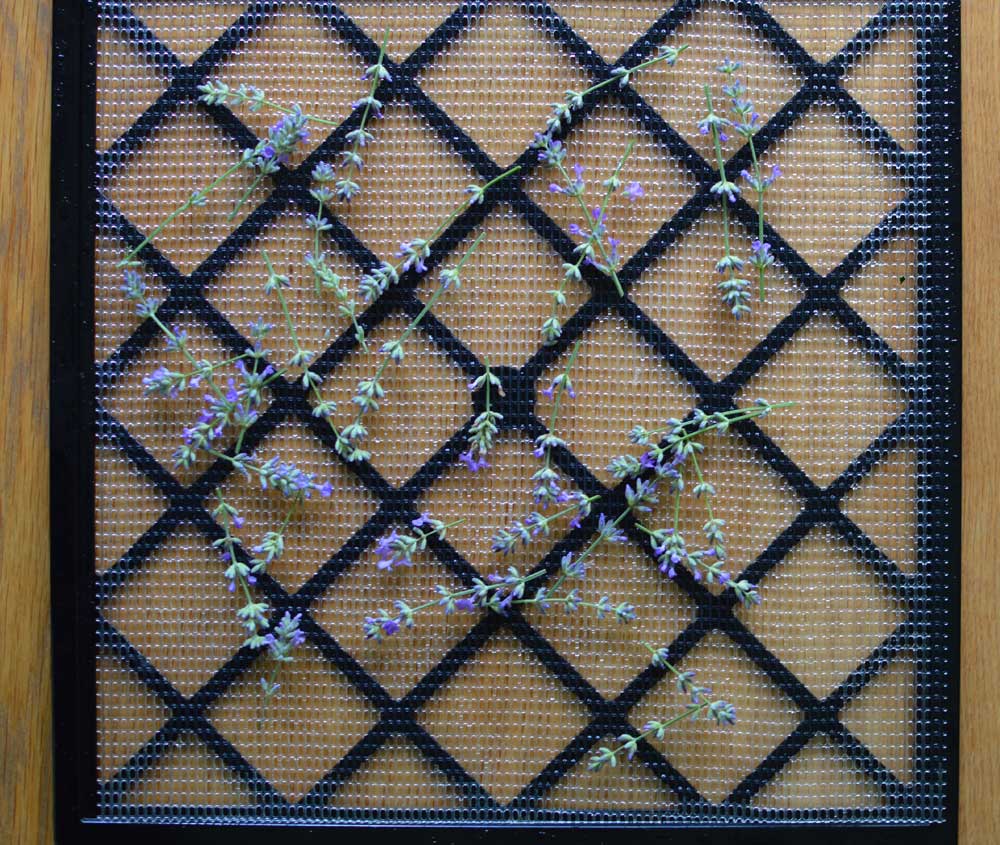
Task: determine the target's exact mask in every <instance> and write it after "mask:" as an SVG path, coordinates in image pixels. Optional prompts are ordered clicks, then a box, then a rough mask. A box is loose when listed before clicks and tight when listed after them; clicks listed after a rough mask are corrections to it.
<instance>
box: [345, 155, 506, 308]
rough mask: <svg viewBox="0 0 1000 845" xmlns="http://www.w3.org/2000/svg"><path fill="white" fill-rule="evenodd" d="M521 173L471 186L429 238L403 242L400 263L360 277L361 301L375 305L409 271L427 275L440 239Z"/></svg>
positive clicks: (398, 256) (371, 271) (383, 266)
mask: <svg viewBox="0 0 1000 845" xmlns="http://www.w3.org/2000/svg"><path fill="white" fill-rule="evenodd" d="M520 170H521V167H520V165H517V166H515V167H512V168H510V169H509V170H505V171H504V172H503V173H501V174H500V175H499V176H496V177H494V178H493V179H491V180H490V181H489V182H487V183H486V184H485V185H469V186H468V187H467V188H466V189H465V193H466V194H468V197H467V198H466V199H464V200H463V201H462V202H461V203H459V205H458V206H456V207H455V208H454V209H453V210H452V211H451V212H450V213H449V214H448V216H447V217H445V218H444V219H443V220H442V221H441V222H440V223H438V224H437V226H435V228H434V230H433V231H432V232H431V233H430V234H429V235H428V236H427V237H426V238H414V239H413V240H410V241H404V242H403V243H401V244H400V245H399V252H398V253H397V258H398V259H399V260H398V261H397V262H396V263H395V264H390V263H389V262H387V261H383V262H382V263H381V264H380V265H379V266H378V267H376V268H375V269H373V270H369V271H368V272H367V273H365V274H364V275H363V276H362V277H361V282H360V284H359V287H358V292H359V295H360V297H361V299H362V300H363V301H364V302H366V303H372V302H374V301H375V300H376V299H378V298H379V297H380V296H382V294H383V293H385V292H386V290H387V289H388V288H389V286H390V285H394V284H396V282H398V281H399V277H400V274H402V273H405V272H406V271H407V270H410V269H412V270H414V272H416V273H424V272H426V271H427V265H426V263H425V259H427V258H429V257H430V254H431V245H432V244H433V243H434V241H436V240H437V239H438V237H439V236H440V235H441V233H442V232H444V231H445V229H447V228H448V227H449V226H450V225H451V224H452V223H454V222H455V220H457V219H458V218H459V217H460V216H461V215H462V214H464V213H465V212H466V211H467V210H468V209H470V208H471V207H472V206H474V205H476V204H477V203H481V202H482V201H483V196H484V195H485V194H486V192H487V191H488V190H489V189H490V188H492V187H493V186H494V185H496V184H497V183H498V182H501V181H502V180H504V179H506V178H507V177H508V176H512V175H513V174H515V173H517V172H518V171H520Z"/></svg>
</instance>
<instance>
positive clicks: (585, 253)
mask: <svg viewBox="0 0 1000 845" xmlns="http://www.w3.org/2000/svg"><path fill="white" fill-rule="evenodd" d="M533 146H534V147H535V148H536V149H538V159H539V161H541V162H543V163H544V164H546V165H548V166H549V167H554V168H555V169H556V170H557V171H558V173H559V175H560V176H561V177H562V180H563V183H564V184H563V186H560V185H556V184H555V183H553V184H551V185H549V190H550V191H552V192H553V193H561V194H565V195H566V196H569V197H572V198H573V199H575V200H576V202H577V204H578V205H579V206H580V211H581V212H582V213H583V218H584V221H585V222H586V227H587V229H586V231H587V233H588V234H587V237H586V239H585V240H584V242H583V243H581V244H579V245H578V246H577V247H576V248H575V250H574V252H576V253H577V254H578V260H577V262H576V263H575V264H564V265H563V270H564V274H563V283H562V285H561V286H560V288H559V291H560V292H561V291H562V290H563V289H564V288H565V284H566V282H567V281H568V280H569V279H576V280H579V279H580V266H581V265H582V264H583V262H584V261H588V262H589V263H591V264H593V265H594V266H595V267H596V268H597V269H598V270H600V271H601V272H602V273H604V275H606V276H608V277H609V278H610V279H611V281H612V282H614V284H615V289H616V290H617V291H618V295H619V296H624V295H625V291H624V290H623V288H622V284H621V281H620V280H619V278H618V269H617V265H618V254H617V246H618V242H617V241H616V240H615V239H614V238H611V237H610V236H608V233H607V226H606V225H605V223H606V219H607V206H608V202H609V201H610V200H611V196H612V194H614V192H615V191H616V190H617V189H618V188H619V187H620V186H621V170H622V168H623V167H624V166H625V162H626V161H627V160H628V158H629V156H630V155H631V154H632V150H633V149H634V148H635V142H633V141H630V142H629V144H628V146H627V147H626V148H625V153H624V154H623V155H622V157H621V158H620V159H619V160H618V164H617V165H616V167H615V169H614V172H613V173H612V174H611V176H610V177H608V178H607V179H606V180H605V181H604V182H603V186H604V188H605V195H604V200H603V201H602V203H601V205H600V206H595V207H594V208H593V209H591V208H590V207H589V206H588V204H587V200H586V198H585V183H584V181H583V168H582V167H580V166H579V165H577V166H576V167H574V171H575V178H574V177H571V176H570V175H569V172H568V171H567V170H566V165H565V158H566V151H565V148H564V147H563V145H562V142H561V141H555V140H553V139H552V136H551V135H548V134H543V133H537V134H536V135H535V140H534V143H533ZM635 184H636V185H637V187H636V188H634V189H632V190H631V192H630V196H633V197H635V198H638V197H639V196H641V195H642V194H641V193H640V192H641V190H642V186H640V185H638V183H635ZM571 231H573V232H574V233H579V234H583V231H584V230H583V229H581V228H580V227H579V226H577V227H574V229H571ZM606 237H607V238H608V241H609V246H610V247H611V252H609V251H608V247H607V246H605V244H604V240H605V238H606ZM597 253H600V255H601V258H602V260H603V262H604V263H603V264H601V263H599V262H598V261H597V260H596V259H597ZM559 300H562V301H561V302H560V301H559ZM553 303H554V304H559V305H561V304H564V303H565V297H564V296H560V295H558V294H555V295H553ZM543 334H544V335H545V337H546V341H547V342H549V343H551V342H553V341H554V340H555V337H558V333H556V334H555V337H549V335H548V334H546V333H545V332H544V330H543Z"/></svg>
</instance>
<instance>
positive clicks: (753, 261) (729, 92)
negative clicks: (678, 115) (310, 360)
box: [718, 59, 781, 302]
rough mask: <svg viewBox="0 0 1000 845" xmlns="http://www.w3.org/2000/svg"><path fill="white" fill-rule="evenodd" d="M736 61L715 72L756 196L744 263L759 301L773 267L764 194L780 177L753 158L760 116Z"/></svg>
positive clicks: (746, 177)
mask: <svg viewBox="0 0 1000 845" xmlns="http://www.w3.org/2000/svg"><path fill="white" fill-rule="evenodd" d="M742 67H743V65H742V64H741V63H740V62H734V61H731V60H728V59H727V60H726V61H725V62H724V63H723V64H721V65H719V67H718V70H719V72H720V73H724V74H725V75H726V76H727V77H728V78H729V84H728V85H726V86H724V87H723V89H722V93H723V94H725V95H726V96H727V97H728V98H729V101H730V110H731V111H732V112H733V114H734V115H735V120H733V121H732V127H733V129H734V130H735V131H736V133H737V134H738V135H740V136H741V137H742V138H744V139H745V140H746V142H747V145H748V146H749V148H750V171H747V170H742V171H740V175H741V176H742V177H743V178H744V180H746V182H747V184H748V185H750V187H751V188H752V189H753V191H754V193H755V194H756V195H757V238H756V240H754V242H753V244H752V245H751V254H750V259H749V261H748V263H749V264H750V266H751V267H753V268H754V269H756V270H757V283H758V289H759V296H760V301H761V302H764V301H765V300H766V298H767V292H766V284H765V274H766V271H767V268H768V267H770V266H771V265H772V264H774V256H773V255H771V245H770V244H769V243H767V242H766V241H765V240H764V194H766V193H767V191H768V189H769V188H770V187H771V185H773V184H774V182H775V180H776V179H777V178H778V177H779V176H781V168H780V167H778V166H777V165H775V166H774V167H772V168H771V173H770V175H768V176H764V175H763V173H762V172H761V167H760V161H759V159H758V158H757V148H756V146H755V145H754V141H753V136H754V134H755V133H756V132H757V121H758V120H759V119H760V115H759V114H758V113H757V111H756V110H755V109H754V105H753V102H752V101H751V100H749V99H748V98H747V89H746V85H744V84H743V82H742V81H741V80H740V79H737V78H736V73H737V72H738V71H739V70H740V68H742Z"/></svg>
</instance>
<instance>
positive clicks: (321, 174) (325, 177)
mask: <svg viewBox="0 0 1000 845" xmlns="http://www.w3.org/2000/svg"><path fill="white" fill-rule="evenodd" d="M335 176H336V174H335V173H334V170H333V167H331V166H330V165H329V164H327V163H326V162H325V161H321V162H320V163H319V164H317V165H316V166H315V167H314V168H313V172H312V181H313V187H312V188H311V189H310V191H309V195H310V196H311V197H312V198H313V199H315V200H316V203H317V206H316V213H315V214H309V215H307V217H306V228H308V229H310V230H311V231H312V233H313V248H312V251H311V252H307V253H306V255H305V263H306V266H307V267H309V269H310V270H312V274H313V288H314V290H315V291H316V295H317V296H319V295H320V293H321V292H322V291H324V290H329V291H332V292H333V295H334V297H335V298H336V300H337V303H338V305H337V311H338V312H339V313H340V315H341V316H342V317H346V318H347V319H348V320H350V321H351V325H352V326H353V327H354V338H355V340H357V342H358V344H359V346H360V347H361V349H362V350H363V351H365V352H367V351H368V345H367V343H365V330H364V329H363V328H362V327H361V325H360V324H359V323H358V315H357V305H356V304H355V302H354V299H353V298H352V297H351V294H350V291H348V290H347V288H346V287H345V286H344V284H343V281H342V280H341V278H340V276H339V275H337V274H336V273H335V272H334V271H333V270H332V269H331V267H330V265H329V264H328V263H327V260H326V252H325V251H324V250H321V249H320V243H319V236H320V232H327V231H329V230H330V229H332V228H333V226H332V224H331V223H330V221H329V220H327V219H326V218H325V217H324V216H323V208H324V206H325V204H326V203H328V202H330V201H331V200H332V199H333V191H332V190H331V189H330V187H329V183H330V182H332V181H333V179H334V178H335Z"/></svg>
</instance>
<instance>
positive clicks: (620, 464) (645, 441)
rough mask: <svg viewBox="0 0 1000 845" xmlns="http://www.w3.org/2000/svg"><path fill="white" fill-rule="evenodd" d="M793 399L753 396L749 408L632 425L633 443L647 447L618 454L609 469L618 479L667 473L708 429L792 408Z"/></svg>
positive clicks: (724, 428) (725, 427)
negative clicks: (637, 453) (639, 451)
mask: <svg viewBox="0 0 1000 845" xmlns="http://www.w3.org/2000/svg"><path fill="white" fill-rule="evenodd" d="M794 405H795V402H769V401H768V400H766V399H756V400H755V401H754V403H753V405H751V406H750V407H748V408H734V409H732V410H730V411H717V412H716V413H714V414H706V413H705V412H704V411H703V410H701V408H695V409H694V411H693V412H692V414H691V418H690V419H689V420H685V421H681V420H678V419H669V420H667V422H666V424H665V425H662V426H660V427H658V428H652V429H647V428H644V427H643V426H641V425H637V426H634V427H633V428H632V430H631V431H629V433H628V438H629V440H630V441H632V442H633V443H636V444H638V445H640V446H646V447H647V449H646V452H645V454H643V455H642V457H640V458H634V457H632V456H631V455H621V456H619V457H617V458H615V459H613V460H612V461H611V463H610V464H609V465H608V470H609V471H610V472H611V473H612V474H613V475H614V476H615V478H617V479H619V480H624V479H626V478H632V477H635V476H638V475H640V474H641V473H642V472H643V471H644V470H647V469H651V470H654V471H655V472H657V474H661V475H669V474H670V473H669V472H666V470H667V469H668V468H669V465H670V464H672V463H673V462H674V461H675V459H676V460H677V463H680V462H682V461H683V460H684V459H685V458H686V457H687V456H688V455H690V454H691V453H692V451H693V450H694V448H695V447H694V446H692V445H691V441H693V440H695V439H696V438H698V437H701V436H702V435H704V434H707V433H709V432H713V431H714V432H717V433H719V434H725V433H726V432H727V431H729V429H730V427H731V426H733V425H735V424H736V423H740V422H743V421H745V420H752V419H759V418H762V417H766V416H768V415H769V414H771V413H772V412H774V411H777V410H781V409H783V408H791V407H794ZM663 432H668V434H667V437H666V438H665V441H664V443H663V445H660V444H657V443H654V442H653V440H654V438H655V437H656V435H658V434H662V433H663Z"/></svg>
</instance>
